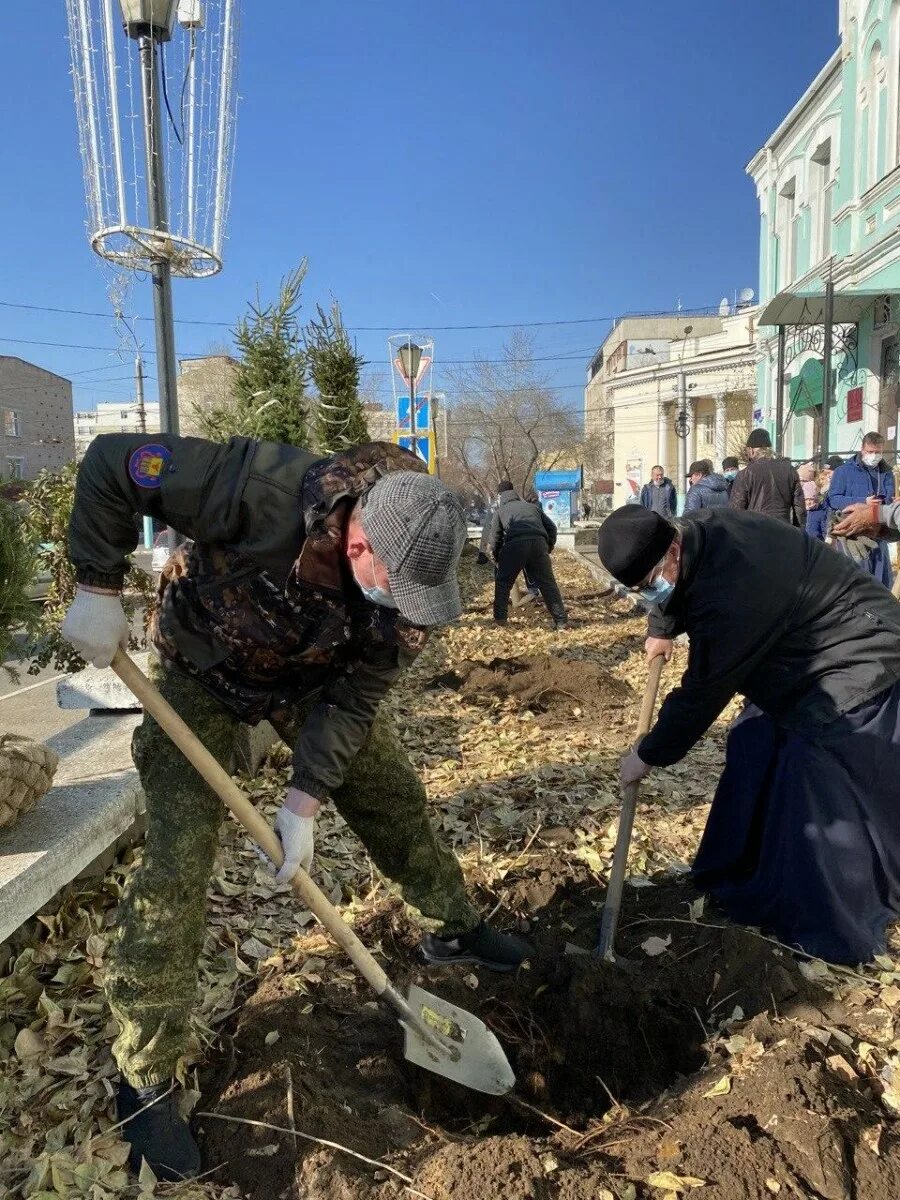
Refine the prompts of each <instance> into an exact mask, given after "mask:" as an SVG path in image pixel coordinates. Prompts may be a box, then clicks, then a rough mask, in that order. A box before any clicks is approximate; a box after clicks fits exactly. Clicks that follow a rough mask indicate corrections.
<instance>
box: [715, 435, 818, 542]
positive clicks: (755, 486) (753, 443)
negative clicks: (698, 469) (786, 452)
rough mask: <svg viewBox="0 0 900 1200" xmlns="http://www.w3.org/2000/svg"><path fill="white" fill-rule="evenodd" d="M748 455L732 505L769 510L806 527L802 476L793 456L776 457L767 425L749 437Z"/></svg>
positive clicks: (771, 514)
mask: <svg viewBox="0 0 900 1200" xmlns="http://www.w3.org/2000/svg"><path fill="white" fill-rule="evenodd" d="M747 459H748V462H747V466H746V467H744V469H743V471H738V473H737V475H736V476H735V479H734V483H733V484H732V485H731V496H730V497H729V503H730V505H731V507H732V508H743V509H746V510H747V511H749V512H758V513H765V515H766V516H767V517H777V518H778V520H780V521H787V522H788V523H789V524H791V525H796V526H797V528H798V529H804V528H805V526H806V505H805V503H804V500H803V489H802V488H801V487H800V476H799V475H798V474H797V471H796V468H795V467H794V465H793V463H792V462H791V461H790V459H789V458H775V456H774V454H773V453H772V439H771V438H770V437H769V435H768V433H767V432H766V430H765V429H754V430H753V432H752V433H751V434H750V436H749V437H748V438H747Z"/></svg>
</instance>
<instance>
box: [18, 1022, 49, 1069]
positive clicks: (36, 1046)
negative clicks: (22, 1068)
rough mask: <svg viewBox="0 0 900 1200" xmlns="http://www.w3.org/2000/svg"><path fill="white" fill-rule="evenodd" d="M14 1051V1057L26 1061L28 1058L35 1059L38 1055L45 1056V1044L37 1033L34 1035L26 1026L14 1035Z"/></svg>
mask: <svg viewBox="0 0 900 1200" xmlns="http://www.w3.org/2000/svg"><path fill="white" fill-rule="evenodd" d="M14 1049H15V1052H16V1056H17V1057H18V1058H21V1059H22V1060H23V1061H26V1060H28V1059H29V1058H36V1057H37V1056H38V1055H39V1054H45V1053H46V1052H47V1043H46V1042H45V1041H44V1039H43V1037H42V1036H41V1035H40V1034H39V1033H35V1031H34V1030H33V1029H29V1028H28V1027H27V1026H26V1027H25V1028H24V1029H20V1030H19V1032H18V1033H17V1034H16V1040H15V1043H14Z"/></svg>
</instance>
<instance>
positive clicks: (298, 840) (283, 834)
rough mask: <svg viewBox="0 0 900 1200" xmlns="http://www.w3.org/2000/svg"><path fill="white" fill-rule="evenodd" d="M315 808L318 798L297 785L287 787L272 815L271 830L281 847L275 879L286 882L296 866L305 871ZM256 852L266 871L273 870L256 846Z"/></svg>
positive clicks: (311, 841) (311, 843)
mask: <svg viewBox="0 0 900 1200" xmlns="http://www.w3.org/2000/svg"><path fill="white" fill-rule="evenodd" d="M319 808H320V805H319V801H318V800H316V798H315V797H314V796H310V795H308V794H307V793H306V792H301V791H300V789H299V788H288V791H287V795H286V796H285V800H284V804H282V806H281V808H280V809H279V810H278V816H277V817H276V818H275V832H276V833H277V834H278V839H279V841H280V842H281V849H282V850H283V851H284V862H283V863H282V865H281V868H280V870H278V871H277V872H276V874H275V879H276V880H277V882H278V883H290V882H291V880H292V879H293V878H294V876H295V875H296V874H297V868H298V867H302V868H303V870H304V871H309V869H310V867H311V866H312V860H313V849H314V845H313V835H314V832H315V827H316V813H317V812H318V811H319ZM257 854H258V855H259V857H260V859H261V860H262V861H263V862H264V863H265V865H266V866H267V867H268V868H269V870H270V871H275V864H274V863H273V862H272V860H271V859H270V858H269V856H268V855H267V854H263V852H262V850H259V849H258V850H257Z"/></svg>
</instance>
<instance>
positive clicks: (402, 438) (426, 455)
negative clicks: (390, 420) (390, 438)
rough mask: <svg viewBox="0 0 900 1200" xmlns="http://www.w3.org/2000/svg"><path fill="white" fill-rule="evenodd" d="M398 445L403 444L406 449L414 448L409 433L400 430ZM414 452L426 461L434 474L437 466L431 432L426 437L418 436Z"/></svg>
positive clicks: (430, 471)
mask: <svg viewBox="0 0 900 1200" xmlns="http://www.w3.org/2000/svg"><path fill="white" fill-rule="evenodd" d="M397 445H398V446H402V447H403V449H404V450H412V449H413V447H412V438H411V437H410V436H409V434H408V433H402V432H398V434H397ZM414 453H415V454H417V455H418V456H419V458H421V459H422V460H423V461H424V462H425V464H426V466H427V467H428V472H429V474H431V475H433V474H434V468H435V453H434V438H433V437H432V436H431V435H430V434H428V435H426V436H425V437H417V438H416V447H415V451H414Z"/></svg>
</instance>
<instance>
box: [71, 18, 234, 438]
mask: <svg viewBox="0 0 900 1200" xmlns="http://www.w3.org/2000/svg"><path fill="white" fill-rule="evenodd" d="M239 8H240V0H66V10H67V12H68V18H69V38H70V42H71V51H72V79H73V83H74V90H75V107H76V112H77V116H78V133H79V138H80V147H81V157H82V163H83V166H84V186H85V195H86V198H87V229H88V238H89V240H90V244H91V247H92V248H93V249H94V250H95V251H96V253H97V254H99V255H100V256H101V257H102V258H104V259H106V260H107V261H109V262H111V263H114V264H115V265H117V266H118V267H120V268H124V269H126V270H134V271H149V272H150V274H151V276H152V279H153V309H154V319H155V324H156V357H157V363H156V366H157V376H158V378H159V393H160V394H159V399H160V418H161V424H162V428H163V431H164V432H171V433H177V432H178V407H177V401H176V372H177V364H176V359H175V333H174V321H173V314H172V289H171V277H172V276H173V275H179V276H182V277H184V278H201V277H203V276H206V275H215V274H216V273H217V272H218V271H220V270H221V268H222V247H223V242H224V238H225V224H226V218H227V215H228V201H229V194H230V178H231V168H232V160H233V156H234V131H235V116H236V103H237V93H236V90H235V72H236V64H237V33H238V17H239Z"/></svg>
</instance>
